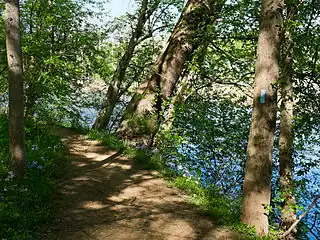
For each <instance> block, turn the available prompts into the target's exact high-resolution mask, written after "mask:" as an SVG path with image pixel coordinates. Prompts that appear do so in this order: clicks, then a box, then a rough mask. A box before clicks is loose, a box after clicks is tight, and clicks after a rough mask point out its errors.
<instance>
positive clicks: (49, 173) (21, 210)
mask: <svg viewBox="0 0 320 240" xmlns="http://www.w3.org/2000/svg"><path fill="white" fill-rule="evenodd" d="M25 132H26V152H27V172H26V175H25V177H24V179H23V180H22V181H20V182H17V181H16V180H15V178H14V174H13V172H12V171H10V170H9V138H8V121H7V118H6V117H5V116H0V146H1V148H0V239H8V240H9V239H10V240H11V239H12V240H27V239H37V238H39V230H40V229H41V227H42V226H43V224H45V223H48V222H49V221H50V220H51V218H52V212H51V211H50V209H51V198H52V193H53V192H54V190H55V180H56V178H57V177H59V176H60V175H61V174H62V173H63V169H64V168H65V164H66V162H67V161H66V157H64V155H65V153H66V151H65V148H64V146H63V145H62V143H61V141H60V139H59V137H57V136H55V135H54V134H52V133H50V130H49V129H48V127H45V126H44V125H39V124H37V123H36V122H33V121H26V124H25Z"/></svg>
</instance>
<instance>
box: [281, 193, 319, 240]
mask: <svg viewBox="0 0 320 240" xmlns="http://www.w3.org/2000/svg"><path fill="white" fill-rule="evenodd" d="M319 198H320V194H319V195H318V196H316V197H315V199H314V200H313V202H312V203H311V204H310V206H309V207H308V208H307V210H306V211H305V212H304V213H302V214H301V215H300V216H299V218H298V219H297V220H296V221H295V222H294V223H293V224H292V225H291V227H290V228H289V229H288V230H287V231H285V232H284V233H283V234H282V235H281V236H280V239H283V238H285V237H286V236H288V235H289V234H290V233H291V232H292V230H293V229H295V228H296V226H297V225H298V223H299V222H300V221H301V220H302V218H304V217H305V216H306V215H307V214H308V212H310V210H311V209H312V208H313V206H314V205H316V203H317V201H318V200H319Z"/></svg>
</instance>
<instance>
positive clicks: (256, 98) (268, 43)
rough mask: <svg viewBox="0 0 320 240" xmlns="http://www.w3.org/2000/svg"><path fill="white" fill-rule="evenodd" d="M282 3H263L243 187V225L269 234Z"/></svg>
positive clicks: (279, 0) (274, 0) (273, 0)
mask: <svg viewBox="0 0 320 240" xmlns="http://www.w3.org/2000/svg"><path fill="white" fill-rule="evenodd" d="M283 5H284V3H283V0H262V8H261V21H260V33H259V39H258V48H257V62H256V74H255V81H254V95H253V107H252V119H251V126H250V135H249V142H248V148H247V161H246V173H245V179H244V185H243V202H242V216H241V220H242V222H244V223H246V224H248V225H249V226H254V227H255V228H256V231H257V233H258V234H259V235H260V236H264V235H267V234H268V212H267V209H266V207H267V206H269V204H270V197H271V170H272V151H273V142H274V131H275V122H276V112H277V94H276V89H275V88H274V87H273V83H275V82H276V81H277V80H278V78H279V63H278V61H279V54H280V42H281V31H282V29H281V27H282V11H283Z"/></svg>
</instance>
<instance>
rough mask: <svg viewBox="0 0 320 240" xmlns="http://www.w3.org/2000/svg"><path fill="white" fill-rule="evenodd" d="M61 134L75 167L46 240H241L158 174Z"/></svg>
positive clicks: (62, 184) (93, 143)
mask: <svg viewBox="0 0 320 240" xmlns="http://www.w3.org/2000/svg"><path fill="white" fill-rule="evenodd" d="M59 133H60V135H61V136H62V137H63V141H64V143H65V144H66V146H67V147H68V148H69V150H70V153H71V166H70V167H69V169H68V172H67V174H66V176H65V178H64V179H63V180H61V182H60V190H59V192H58V193H57V194H56V196H55V197H54V206H55V208H56V211H57V217H56V220H55V222H54V225H53V227H51V228H50V229H49V230H48V231H47V232H46V234H44V235H43V237H42V239H46V240H51V239H63V240H65V239H66V240H68V239H72V240H91V239H98V240H100V239H101V240H102V239H103V240H109V239H110V240H122V239H123V240H131V239H132V240H133V239H135V240H143V239H148V240H153V239H155V240H158V239H159V240H160V239H164V240H180V239H182V240H183V239H186V240H187V239H188V240H189V239H190V240H191V239H221V240H222V239H238V238H237V235H236V234H235V233H233V232H231V231H228V230H225V229H223V228H218V227H216V226H215V225H214V223H213V221H212V220H211V219H210V218H208V217H205V216H202V215H201V214H200V212H199V210H198V209H197V208H196V207H194V206H192V205H190V204H188V203H187V202H186V198H187V196H186V195H185V194H183V193H182V192H181V191H179V190H177V189H173V188H169V187H168V186H167V184H166V182H165V181H164V180H163V179H161V178H159V177H158V173H157V172H154V171H149V170H143V168H142V166H139V165H138V164H136V163H135V162H134V161H132V160H131V159H128V158H126V157H125V156H123V155H121V154H119V153H117V152H114V151H109V150H107V149H106V148H105V147H104V146H103V145H101V144H100V143H99V142H97V141H93V140H89V139H88V138H87V137H86V136H83V135H80V134H76V133H74V132H73V131H71V130H68V129H62V130H59Z"/></svg>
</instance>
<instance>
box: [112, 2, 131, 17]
mask: <svg viewBox="0 0 320 240" xmlns="http://www.w3.org/2000/svg"><path fill="white" fill-rule="evenodd" d="M106 8H107V9H108V10H110V16H111V17H119V16H121V15H123V14H125V13H126V12H132V11H133V10H134V0H110V2H109V3H108V4H107V6H106Z"/></svg>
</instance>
